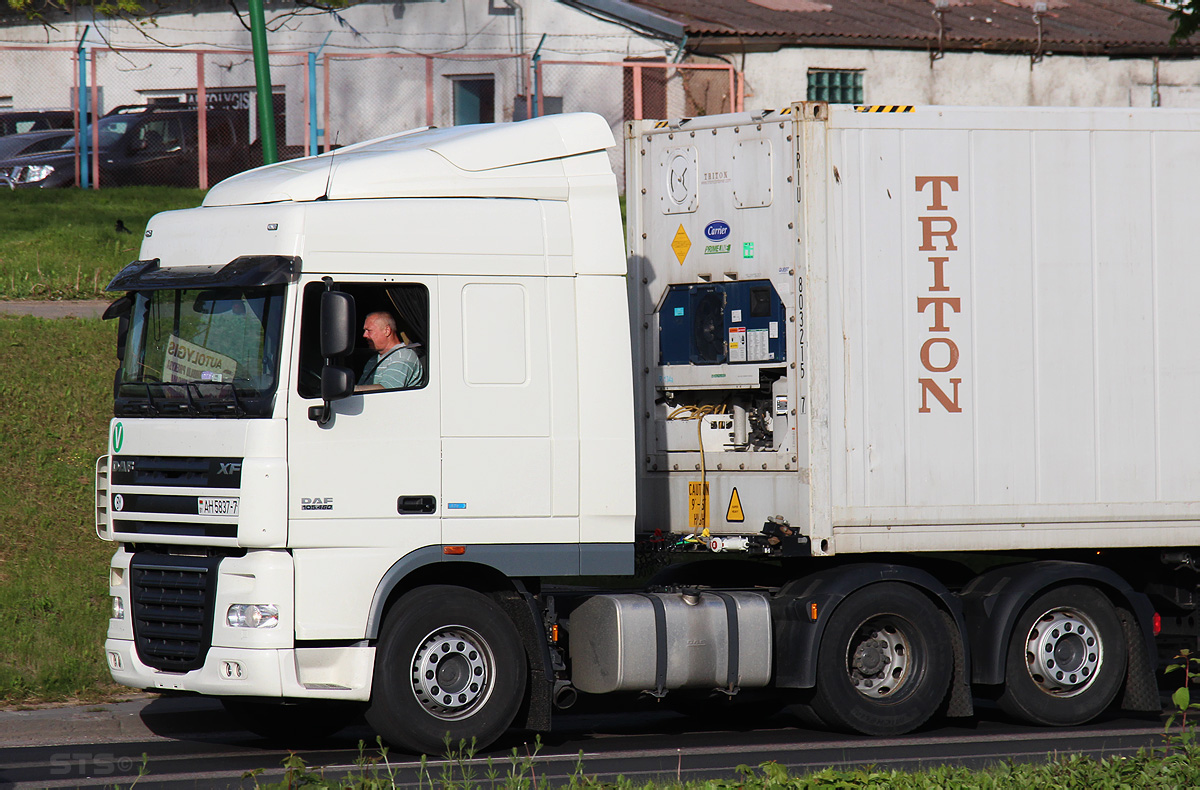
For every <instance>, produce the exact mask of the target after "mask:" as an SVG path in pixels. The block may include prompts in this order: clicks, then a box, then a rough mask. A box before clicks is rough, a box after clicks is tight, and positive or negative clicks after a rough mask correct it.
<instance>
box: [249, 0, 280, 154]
mask: <svg viewBox="0 0 1200 790" xmlns="http://www.w3.org/2000/svg"><path fill="white" fill-rule="evenodd" d="M250 38H251V40H252V41H253V43H254V78H255V82H256V84H257V92H258V134H259V137H260V138H261V139H262V152H263V164H264V165H271V164H274V163H276V162H278V161H279V152H278V151H277V150H276V149H275V104H274V102H273V101H272V97H271V61H270V55H269V54H268V52H267V20H266V17H265V15H264V14H263V4H262V0H250Z"/></svg>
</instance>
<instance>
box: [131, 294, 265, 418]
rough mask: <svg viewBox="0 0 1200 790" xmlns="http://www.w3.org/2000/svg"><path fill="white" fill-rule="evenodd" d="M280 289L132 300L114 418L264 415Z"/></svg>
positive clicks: (167, 295)
mask: <svg viewBox="0 0 1200 790" xmlns="http://www.w3.org/2000/svg"><path fill="white" fill-rule="evenodd" d="M283 288H284V287H283V286H282V285H275V286H266V287H256V288H220V289H203V290H153V291H141V292H138V293H136V294H134V295H133V296H134V301H133V307H132V310H131V313H130V318H129V330H128V333H127V334H126V337H125V347H124V353H123V354H122V361H121V370H120V373H119V374H118V378H117V382H116V413H117V415H140V416H161V417H214V416H216V417H268V416H270V414H271V408H272V405H273V402H274V396H275V388H276V384H277V383H278V374H279V338H280V331H281V328H282V325H283Z"/></svg>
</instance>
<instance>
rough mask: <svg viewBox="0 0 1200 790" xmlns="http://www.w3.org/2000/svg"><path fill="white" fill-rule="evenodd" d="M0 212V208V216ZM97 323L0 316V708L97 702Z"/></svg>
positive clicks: (106, 359)
mask: <svg viewBox="0 0 1200 790" xmlns="http://www.w3.org/2000/svg"><path fill="white" fill-rule="evenodd" d="M2 214H3V211H2V210H0V215H2ZM114 348H115V328H114V327H113V326H112V325H111V324H105V323H103V322H101V321H98V320H90V321H78V320H74V319H57V320H47V319H38V318H33V317H29V316H25V317H20V318H12V317H4V318H0V370H3V371H4V375H3V376H2V377H0V447H3V448H4V452H3V453H2V454H0V479H3V480H4V481H5V484H4V485H3V486H0V524H2V525H3V527H2V529H3V530H4V533H5V534H4V539H3V540H2V541H0V634H3V635H4V638H3V639H0V700H2V701H4V702H5V703H9V704H13V703H28V702H39V701H52V700H62V699H73V698H78V699H86V700H93V699H101V698H103V697H105V696H106V695H108V694H110V693H112V692H114V691H116V690H117V689H118V688H119V687H117V686H116V685H115V684H113V683H112V681H111V679H110V678H109V675H108V668H107V666H106V665H105V662H104V654H103V649H102V648H103V644H104V633H105V628H106V627H107V623H108V606H109V600H108V588H107V583H108V580H107V579H108V577H107V573H106V569H107V567H108V558H109V556H110V555H111V553H112V549H113V547H112V544H109V543H104V542H102V541H100V540H99V539H97V538H96V535H95V532H94V523H93V513H94V510H93V504H92V498H93V486H94V482H93V474H94V464H95V459H96V457H97V456H99V455H100V454H101V453H102V452H103V451H104V446H105V445H104V443H105V440H106V437H107V423H108V418H109V416H110V415H111V413H112V412H111V408H112V407H111V399H112V377H113V372H114V370H115V368H116V358H115V350H114Z"/></svg>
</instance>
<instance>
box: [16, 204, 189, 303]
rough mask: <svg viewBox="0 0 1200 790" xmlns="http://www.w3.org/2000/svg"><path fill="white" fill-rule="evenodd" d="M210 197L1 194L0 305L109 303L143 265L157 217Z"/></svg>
mask: <svg viewBox="0 0 1200 790" xmlns="http://www.w3.org/2000/svg"><path fill="white" fill-rule="evenodd" d="M203 197H204V193H203V192H202V191H200V190H198V189H180V188H175V187H123V188H120V189H103V190H99V191H88V190H82V189H56V190H40V189H19V190H7V189H4V190H0V299H95V298H103V297H104V296H105V294H104V286H106V285H108V281H109V280H111V279H112V277H113V275H114V274H116V273H117V272H118V271H120V270H121V268H122V267H124V266H125V265H126V264H128V263H129V262H130V261H133V260H136V259H137V255H138V250H139V248H140V246H141V241H142V236H143V234H144V232H145V230H146V223H147V222H149V220H150V217H151V216H153V215H154V214H156V213H158V212H159V211H167V210H169V209H176V208H188V207H191V206H197V205H199V204H200V201H201V199H202V198H203ZM117 220H121V221H122V222H123V223H124V225H125V227H126V228H128V230H129V231H130V232H129V233H120V232H118V231H117V230H116V226H117Z"/></svg>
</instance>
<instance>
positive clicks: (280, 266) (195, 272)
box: [104, 255, 300, 291]
mask: <svg viewBox="0 0 1200 790" xmlns="http://www.w3.org/2000/svg"><path fill="white" fill-rule="evenodd" d="M299 273H300V259H299V258H298V257H289V256H286V255H251V256H245V257H241V258H235V259H234V260H232V261H230V262H229V263H225V264H215V265H213V266H172V267H170V268H163V267H162V266H161V265H160V262H159V259H158V258H153V259H151V260H148V261H134V262H133V263H131V264H129V265H128V266H126V267H125V268H124V269H122V270H121V271H120V272H118V273H117V276H116V277H114V278H113V279H112V282H110V283H109V284H108V287H107V288H105V289H104V290H106V291H154V290H163V289H167V288H219V287H231V288H255V287H260V286H264V285H280V284H282V283H286V282H290V281H291V280H292V279H293V278H294V277H295V276H296V275H297V274H299Z"/></svg>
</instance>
